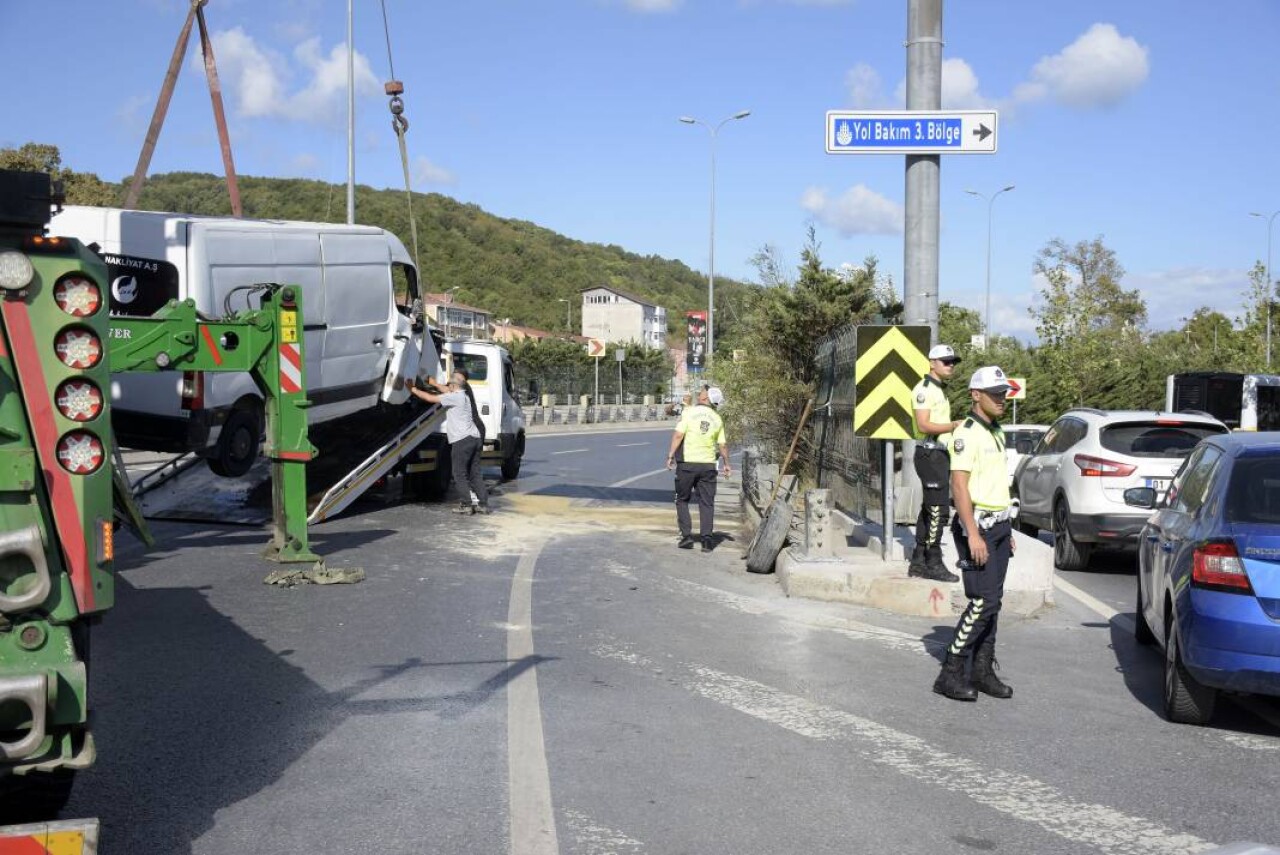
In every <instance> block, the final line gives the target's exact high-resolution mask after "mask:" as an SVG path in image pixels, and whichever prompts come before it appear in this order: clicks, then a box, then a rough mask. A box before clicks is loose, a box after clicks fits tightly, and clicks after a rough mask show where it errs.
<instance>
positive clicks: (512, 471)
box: [502, 434, 524, 481]
mask: <svg viewBox="0 0 1280 855" xmlns="http://www.w3.org/2000/svg"><path fill="white" fill-rule="evenodd" d="M522 460H524V434H520V435H519V436H518V437H516V447H515V450H514V451H513V452H512V453H511V456H510V457H508V458H507V459H506V460H504V461H502V480H503V481H514V480H515V479H516V478H518V477H520V462H521V461H522Z"/></svg>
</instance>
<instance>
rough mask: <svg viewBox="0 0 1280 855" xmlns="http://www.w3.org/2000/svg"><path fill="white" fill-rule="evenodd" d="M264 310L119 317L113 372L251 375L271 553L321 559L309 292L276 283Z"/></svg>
mask: <svg viewBox="0 0 1280 855" xmlns="http://www.w3.org/2000/svg"><path fill="white" fill-rule="evenodd" d="M265 287H266V291H265V293H264V294H263V297H262V308H261V309H258V310H250V311H244V312H239V313H237V314H235V315H233V316H232V317H230V318H228V319H223V320H206V319H202V318H201V317H200V315H199V313H198V312H197V311H196V307H195V303H194V301H192V300H184V301H182V302H179V301H177V300H171V301H169V304H168V305H167V306H165V307H164V308H163V309H161V310H160V311H159V312H157V313H156V314H155V315H152V316H151V317H147V318H126V317H113V318H111V321H110V330H109V336H108V345H107V348H108V356H109V363H110V366H111V371H112V372H113V373H114V372H121V371H126V372H127V371H245V372H248V373H249V374H251V375H252V376H253V380H254V383H255V384H257V386H258V390H259V391H260V392H262V395H263V398H264V399H265V400H266V404H267V406H266V413H267V441H266V446H265V448H264V452H265V454H266V456H267V457H268V458H269V459H270V460H271V499H272V537H271V543H270V544H268V546H267V548H266V549H265V550H264V552H263V555H264V556H265V557H266V558H268V559H270V560H272V561H278V562H281V563H302V562H305V563H312V562H317V561H320V556H318V555H316V554H315V553H313V552H312V551H311V549H310V548H309V547H308V542H307V472H306V464H307V461H309V460H311V459H312V458H314V457H315V455H316V449H315V448H314V447H313V446H312V445H311V443H310V441H309V440H308V439H307V408H308V407H310V406H311V402H310V401H308V400H307V398H306V389H307V386H306V368H305V366H304V362H303V337H302V335H301V329H302V324H301V318H302V291H301V289H299V288H297V287H294V286H289V285H268V286H265Z"/></svg>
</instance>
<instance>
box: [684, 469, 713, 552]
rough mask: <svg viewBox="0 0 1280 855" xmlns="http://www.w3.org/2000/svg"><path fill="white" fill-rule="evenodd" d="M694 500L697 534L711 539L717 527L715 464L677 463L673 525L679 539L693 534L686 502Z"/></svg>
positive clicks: (691, 521)
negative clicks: (695, 504)
mask: <svg viewBox="0 0 1280 855" xmlns="http://www.w3.org/2000/svg"><path fill="white" fill-rule="evenodd" d="M695 497H696V498H697V502H698V533H699V534H700V535H701V536H702V537H710V536H711V535H712V534H714V533H715V525H716V465H715V464H714V463H679V464H677V466H676V524H677V525H679V526H680V536H681V537H689V536H690V535H691V534H692V533H693V520H692V519H691V518H690V516H689V502H690V500H692V499H694V498H695Z"/></svg>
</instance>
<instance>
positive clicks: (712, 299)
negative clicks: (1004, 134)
mask: <svg viewBox="0 0 1280 855" xmlns="http://www.w3.org/2000/svg"><path fill="white" fill-rule="evenodd" d="M750 115H751V111H750V110H739V111H738V112H737V113H734V114H733V115H732V116H729V117H728V118H726V119H721V120H720V123H719V124H717V125H716V126H715V127H712V126H711V125H708V124H707V123H706V122H704V121H702V120H701V119H695V118H694V117H693V116H681V117H680V121H681V122H684V123H685V124H686V125H702V126H703V127H704V128H706V129H707V130H708V131H710V132H711V251H710V253H709V258H708V270H707V368H710V367H711V359H712V354H713V353H714V352H715V345H716V338H715V314H716V134H717V133H719V131H720V129H721V128H722V127H724V126H725V124H727V123H728V122H732V121H734V120H735V119H745V118H746V117H747V116H750Z"/></svg>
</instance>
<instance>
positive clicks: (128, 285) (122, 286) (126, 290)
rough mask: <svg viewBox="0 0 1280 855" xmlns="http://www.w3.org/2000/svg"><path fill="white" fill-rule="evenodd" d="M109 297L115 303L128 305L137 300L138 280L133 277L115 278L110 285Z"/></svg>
mask: <svg viewBox="0 0 1280 855" xmlns="http://www.w3.org/2000/svg"><path fill="white" fill-rule="evenodd" d="M111 296H112V297H115V298H116V302H119V303H124V304H125V305H128V304H129V303H132V302H133V301H134V300H136V299H138V280H137V278H136V277H133V276H117V277H116V281H114V282H112V283H111Z"/></svg>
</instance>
